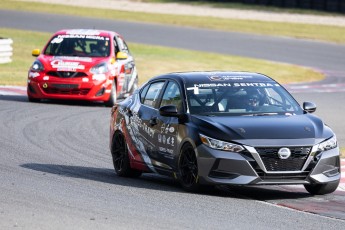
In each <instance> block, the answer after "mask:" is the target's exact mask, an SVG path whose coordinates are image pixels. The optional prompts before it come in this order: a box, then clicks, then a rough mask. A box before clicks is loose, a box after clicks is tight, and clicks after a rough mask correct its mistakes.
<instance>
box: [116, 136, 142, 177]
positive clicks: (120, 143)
mask: <svg viewBox="0 0 345 230" xmlns="http://www.w3.org/2000/svg"><path fill="white" fill-rule="evenodd" d="M111 155H112V157H113V165H114V169H115V172H116V174H117V175H118V176H120V177H139V176H140V175H141V171H138V170H134V169H132V168H131V166H130V163H129V157H128V149H127V144H126V141H125V138H124V136H123V134H122V133H120V132H116V133H115V135H114V138H113V143H112V148H111Z"/></svg>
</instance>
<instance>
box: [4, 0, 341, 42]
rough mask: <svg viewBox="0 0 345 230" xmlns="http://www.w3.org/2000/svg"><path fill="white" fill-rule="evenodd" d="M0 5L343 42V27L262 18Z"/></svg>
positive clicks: (48, 5) (21, 3) (13, 8)
mask: <svg viewBox="0 0 345 230" xmlns="http://www.w3.org/2000/svg"><path fill="white" fill-rule="evenodd" d="M0 8H1V9H12V10H25V11H31V12H50V13H54V14H71V15H76V16H85V17H96V18H105V19H113V20H115V19H116V20H119V19H120V20H127V21H137V22H152V23H160V24H170V25H177V26H191V27H198V28H207V29H216V30H223V31H236V32H244V33H254V34H264V35H274V36H288V37H294V38H305V39H313V40H320V41H328V42H335V43H344V44H345V27H340V26H324V25H309V24H297V23H285V22H284V23H282V22H262V21H254V20H239V19H222V18H216V17H198V16H181V15H169V14H167V15H166V14H152V13H136V12H127V11H117V10H110V9H96V8H87V7H73V6H68V7H66V6H63V5H55V4H53V5H52V4H43V3H37V2H20V1H19V2H17V1H10V0H2V2H1V6H0Z"/></svg>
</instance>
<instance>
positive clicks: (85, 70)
mask: <svg viewBox="0 0 345 230" xmlns="http://www.w3.org/2000/svg"><path fill="white" fill-rule="evenodd" d="M32 55H33V56H35V57H37V59H36V60H35V61H34V63H33V64H32V66H31V67H30V70H29V73H28V86H27V94H28V99H29V101H31V102H37V101H40V100H41V99H61V100H86V101H101V102H104V103H105V105H107V106H113V105H114V104H115V102H116V99H117V98H125V97H127V96H128V95H130V94H131V93H132V92H133V91H134V90H135V89H136V88H137V86H138V74H137V71H136V67H135V62H134V58H133V56H132V55H131V53H130V51H129V49H128V46H127V44H126V43H125V41H124V39H123V37H122V36H121V35H120V34H118V33H116V32H112V31H101V30H85V29H73V30H61V31H58V32H56V33H55V34H54V35H53V36H52V38H51V39H50V40H49V42H48V43H47V44H46V46H45V47H44V49H43V52H42V53H41V52H40V50H39V49H35V50H33V51H32Z"/></svg>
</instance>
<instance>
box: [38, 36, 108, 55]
mask: <svg viewBox="0 0 345 230" xmlns="http://www.w3.org/2000/svg"><path fill="white" fill-rule="evenodd" d="M44 54H45V55H52V56H79V57H108V56H109V54H110V40H109V38H108V37H102V36H85V35H73V36H72V35H58V36H55V37H53V38H52V39H51V40H50V42H49V44H48V45H47V47H46V49H45V51H44Z"/></svg>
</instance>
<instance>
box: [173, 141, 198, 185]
mask: <svg viewBox="0 0 345 230" xmlns="http://www.w3.org/2000/svg"><path fill="white" fill-rule="evenodd" d="M198 172H199V171H198V162H197V158H196V155H195V151H194V149H193V146H192V145H190V144H185V145H184V146H183V147H182V149H181V154H180V158H179V162H178V174H179V181H180V184H181V185H182V187H183V188H184V189H185V190H186V191H188V192H198V191H200V184H199V176H198Z"/></svg>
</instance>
